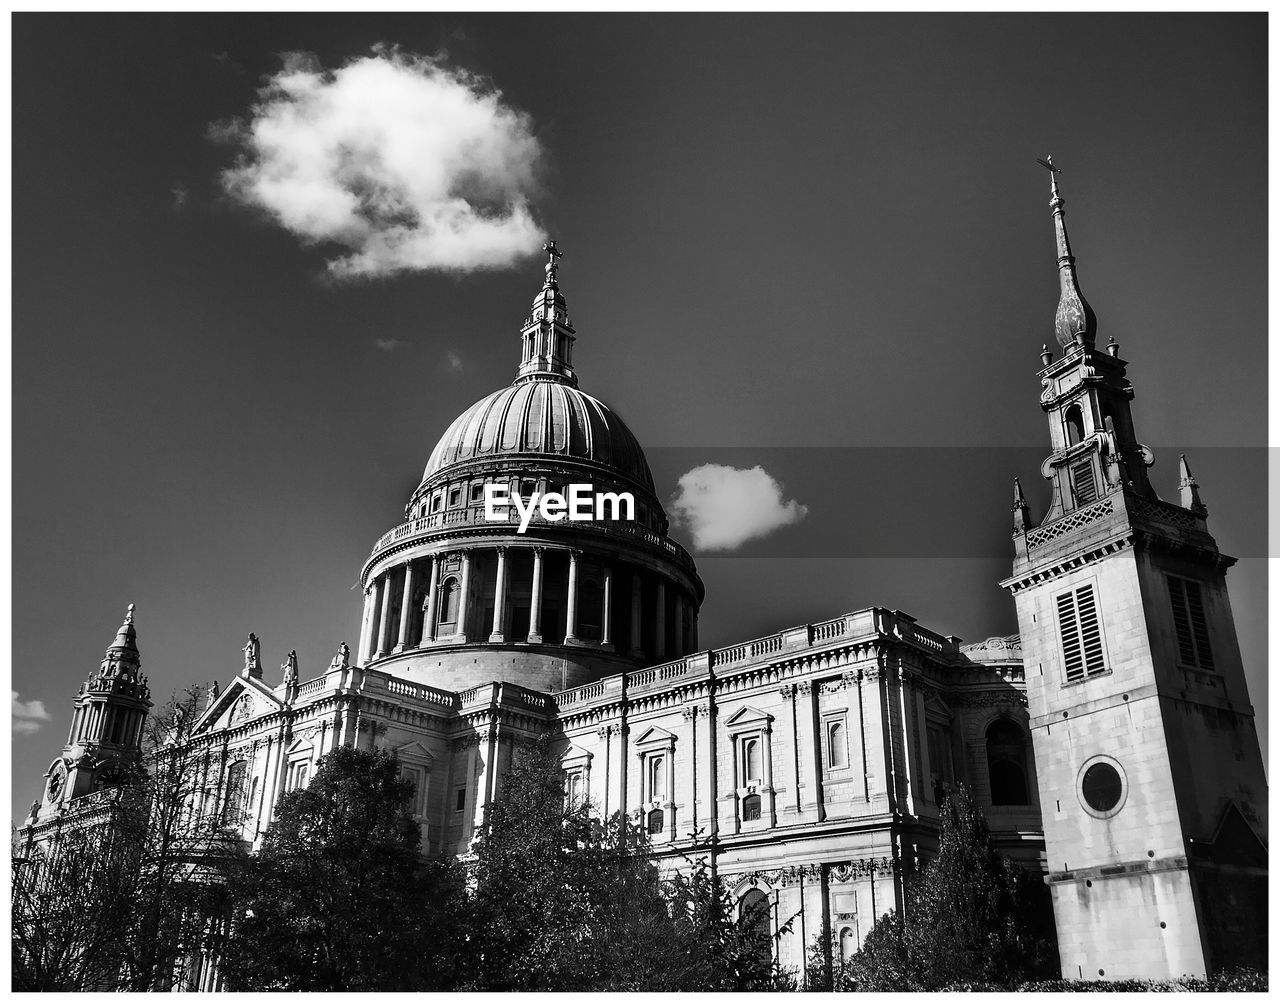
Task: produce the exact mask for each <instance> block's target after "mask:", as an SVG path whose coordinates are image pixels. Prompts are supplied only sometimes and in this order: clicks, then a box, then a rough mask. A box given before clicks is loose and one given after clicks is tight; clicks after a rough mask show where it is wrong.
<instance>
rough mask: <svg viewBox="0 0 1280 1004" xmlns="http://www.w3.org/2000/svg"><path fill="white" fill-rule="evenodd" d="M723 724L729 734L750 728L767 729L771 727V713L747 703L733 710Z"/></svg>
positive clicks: (749, 729)
mask: <svg viewBox="0 0 1280 1004" xmlns="http://www.w3.org/2000/svg"><path fill="white" fill-rule="evenodd" d="M724 724H725V727H726V728H727V729H728V730H729V733H730V734H731V735H734V734H737V733H739V732H749V731H751V730H752V729H763V730H765V731H768V730H770V729H771V728H772V727H773V715H771V714H768V713H767V712H764V711H761V710H760V709H759V708H753V707H751V706H750V705H748V706H746V707H743V708H739V709H738V710H737V711H735V712H734V713H733V714H732V715H731V716H730V717H729V720H728V721H726V722H725V723H724Z"/></svg>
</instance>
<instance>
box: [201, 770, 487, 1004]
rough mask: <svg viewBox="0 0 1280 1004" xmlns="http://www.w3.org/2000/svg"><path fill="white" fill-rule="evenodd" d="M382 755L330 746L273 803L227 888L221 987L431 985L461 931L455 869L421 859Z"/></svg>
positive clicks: (443, 978) (445, 972)
mask: <svg viewBox="0 0 1280 1004" xmlns="http://www.w3.org/2000/svg"><path fill="white" fill-rule="evenodd" d="M399 773H400V765H399V761H398V760H397V759H396V758H395V756H394V755H392V754H387V753H384V752H376V753H370V752H366V751H363V750H355V749H350V748H346V747H339V748H338V749H335V750H334V751H333V752H331V753H329V754H328V755H327V756H325V757H324V758H323V759H322V760H321V761H320V765H319V768H318V769H317V771H316V774H315V777H314V778H313V779H312V781H311V783H310V785H309V786H308V787H306V788H304V789H300V790H296V791H291V792H288V793H287V794H285V795H284V797H283V798H282V799H281V800H280V803H279V805H278V807H277V810H276V814H275V819H274V820H273V822H272V824H271V826H270V828H269V829H268V830H267V833H266V837H265V839H264V842H263V845H262V849H261V850H260V851H259V853H258V854H257V855H255V856H254V857H253V858H251V859H250V860H249V861H247V862H246V863H245V864H244V866H243V867H242V869H241V870H240V872H239V873H238V875H236V876H235V879H234V881H233V883H232V890H231V891H232V900H233V903H234V908H233V909H234V923H233V925H232V930H231V933H230V935H229V937H228V940H227V943H226V946H225V949H224V951H223V958H222V963H221V965H222V969H223V973H224V978H225V980H226V984H227V987H228V989H231V990H258V991H261V990H295V991H297V990H348V991H373V990H384V991H385V990H439V989H450V988H451V987H452V986H453V984H454V982H455V966H456V964H457V962H458V960H459V958H460V953H461V948H462V942H463V939H464V938H465V929H464V927H463V924H462V920H463V918H462V905H463V884H462V879H461V873H460V871H459V870H458V868H457V867H456V866H454V865H451V864H447V863H443V862H433V861H425V860H423V859H422V857H421V855H420V854H419V841H420V832H419V828H418V825H417V823H416V822H415V821H414V819H413V817H412V816H411V815H410V812H409V808H408V799H409V795H410V785H409V783H408V782H406V781H404V780H402V779H401V778H400V776H399Z"/></svg>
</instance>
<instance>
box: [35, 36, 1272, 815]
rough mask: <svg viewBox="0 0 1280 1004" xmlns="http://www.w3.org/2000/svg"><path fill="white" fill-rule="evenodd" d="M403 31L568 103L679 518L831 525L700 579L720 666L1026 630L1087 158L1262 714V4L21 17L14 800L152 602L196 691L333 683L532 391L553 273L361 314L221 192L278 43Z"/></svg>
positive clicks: (150, 646) (1110, 321) (598, 337)
mask: <svg viewBox="0 0 1280 1004" xmlns="http://www.w3.org/2000/svg"><path fill="white" fill-rule="evenodd" d="M377 42H389V43H397V44H399V45H400V46H402V47H403V48H404V49H405V50H407V51H410V52H417V53H426V54H430V53H437V52H440V51H442V50H443V51H445V52H446V53H447V54H448V57H449V59H450V61H451V62H452V63H453V64H454V65H457V66H461V67H465V68H467V69H469V70H471V71H474V72H476V73H479V74H483V75H486V76H488V77H489V78H491V79H492V80H493V81H494V82H495V83H496V85H497V86H498V87H499V88H500V89H501V90H502V92H503V94H504V96H505V99H506V100H507V101H508V102H509V103H510V104H511V105H514V106H515V107H516V108H519V109H521V110H523V111H524V112H527V113H528V114H529V115H530V116H531V117H532V121H533V125H534V129H535V131H536V133H537V135H538V137H539V138H540V140H541V141H542V143H543V145H544V147H545V149H546V151H547V154H548V168H549V169H548V170H547V172H546V174H545V177H544V191H543V194H542V195H541V197H540V198H539V199H538V200H537V201H536V202H535V204H534V207H533V208H534V212H535V215H536V217H537V219H538V221H539V222H540V223H541V224H542V225H544V226H545V227H546V228H548V229H549V230H550V231H551V232H552V233H554V234H555V236H557V237H558V238H559V239H560V240H561V242H562V245H563V248H564V250H565V252H566V254H565V257H564V259H563V262H562V269H561V280H562V285H563V288H564V290H565V293H566V295H567V297H568V299H569V307H570V313H571V316H572V317H573V319H574V322H575V324H576V326H577V328H578V335H579V338H578V347H577V353H576V362H577V364H578V368H579V371H580V374H581V377H582V384H583V387H584V389H586V390H587V391H589V392H591V393H593V394H595V395H596V396H598V397H600V398H602V399H604V400H605V401H608V402H609V403H610V404H612V405H614V406H616V408H617V409H618V411H619V412H620V413H621V414H622V415H623V416H625V417H626V419H627V421H628V422H629V423H630V425H631V426H632V428H633V430H634V431H635V433H636V434H637V436H638V437H639V439H640V441H641V443H642V444H644V445H645V446H646V448H648V450H649V456H650V459H651V462H652V465H653V467H654V473H655V476H656V478H657V481H658V485H659V491H660V493H661V494H663V495H664V496H665V495H667V494H669V493H670V492H671V491H673V490H674V488H675V482H676V480H677V478H678V477H679V476H680V474H682V473H683V472H684V471H686V470H688V469H689V468H690V467H693V466H695V465H698V464H704V463H722V464H733V465H735V466H739V467H749V466H754V465H755V464H762V465H763V466H764V467H765V468H766V469H767V470H768V471H769V472H770V473H771V474H773V475H774V476H776V477H777V478H778V479H780V480H781V481H782V482H783V483H784V485H785V486H786V490H787V494H788V496H790V497H794V498H796V499H798V500H800V501H801V502H803V503H804V504H805V505H807V506H808V507H809V516H808V518H807V519H806V520H805V521H803V522H802V523H800V524H799V525H798V526H795V527H792V528H788V529H785V530H783V531H780V532H779V533H778V534H777V535H775V536H773V537H770V538H768V539H766V540H764V541H760V542H759V543H757V544H752V545H748V546H747V547H745V548H744V549H743V550H742V552H740V553H738V554H734V555H730V556H718V557H717V556H699V557H698V562H699V568H700V570H701V572H702V575H703V577H704V579H705V580H706V583H707V596H708V598H707V602H706V604H705V605H704V608H703V613H702V640H703V643H704V644H707V645H720V644H725V643H727V642H730V641H733V640H735V639H740V638H743V637H751V636H755V635H759V634H764V633H767V632H770V631H772V630H775V629H777V628H778V627H781V626H784V625H787V624H792V623H799V622H804V621H812V620H818V619H821V618H825V617H828V616H831V615H834V614H836V613H839V612H841V611H843V610H849V609H857V608H861V607H865V606H869V605H873V604H880V605H886V606H892V607H899V608H901V609H904V610H906V611H907V612H909V613H912V614H914V615H915V616H917V617H918V618H919V619H920V620H921V621H922V622H923V623H924V624H926V625H928V626H930V627H932V628H935V629H936V630H939V631H942V632H944V633H955V634H959V635H961V636H962V637H964V638H966V639H970V640H977V639H980V638H983V637H986V636H988V635H992V634H1004V633H1008V632H1011V631H1013V630H1015V629H1016V620H1015V616H1014V611H1013V606H1012V603H1011V602H1010V601H1009V599H1008V597H1007V596H1006V595H1005V594H1004V593H1003V592H1002V591H1001V590H1000V589H999V588H998V587H997V585H996V582H997V580H998V579H1000V578H1001V577H1003V576H1004V575H1006V574H1007V573H1008V569H1009V562H1010V557H1011V556H1010V552H1009V546H1008V536H1007V532H1008V520H1009V502H1008V486H1009V477H1010V476H1011V475H1012V474H1014V473H1018V474H1020V475H1021V476H1022V479H1023V484H1024V485H1026V486H1027V489H1028V494H1029V496H1030V497H1031V500H1032V507H1033V511H1034V512H1035V513H1036V514H1037V515H1039V514H1040V513H1042V512H1043V510H1044V506H1045V502H1046V492H1045V491H1044V490H1043V488H1042V485H1043V482H1041V481H1040V479H1039V478H1038V476H1037V474H1036V469H1037V466H1038V462H1039V459H1040V457H1041V456H1042V455H1043V453H1044V452H1045V449H1044V447H1045V444H1046V443H1047V434H1046V431H1045V425H1044V419H1043V416H1042V414H1041V412H1040V409H1039V406H1038V403H1037V395H1038V390H1039V387H1038V383H1037V380H1036V378H1035V372H1036V369H1037V368H1038V365H1039V364H1038V359H1037V352H1038V350H1039V347H1040V344H1041V342H1043V341H1052V335H1053V332H1052V323H1053V314H1054V308H1055V306H1056V302H1057V286H1056V271H1055V266H1054V260H1053V258H1054V251H1053V240H1052V230H1051V223H1050V216H1049V210H1048V197H1047V183H1046V179H1045V177H1044V172H1043V171H1042V170H1041V169H1040V168H1038V167H1037V166H1036V165H1035V161H1034V158H1035V157H1037V156H1043V155H1044V154H1046V153H1052V154H1054V155H1055V158H1056V160H1057V161H1058V163H1059V164H1060V166H1062V167H1063V168H1064V170H1065V172H1066V173H1065V174H1064V175H1063V178H1062V183H1063V190H1064V194H1065V196H1066V199H1067V213H1068V220H1069V223H1070V228H1071V236H1072V240H1073V244H1074V250H1075V252H1076V255H1077V257H1078V260H1079V269H1080V276H1081V285H1082V287H1083V289H1084V291H1085V293H1086V295H1087V296H1088V298H1089V300H1090V302H1091V303H1092V305H1093V307H1094V308H1095V310H1096V311H1097V314H1098V317H1099V331H1100V335H1101V338H1102V340H1103V341H1105V340H1106V338H1107V337H1108V336H1112V335H1113V336H1114V337H1115V338H1116V339H1117V340H1118V341H1119V342H1120V343H1121V354H1122V355H1123V356H1124V357H1125V358H1126V359H1128V360H1129V361H1130V363H1131V366H1130V376H1131V378H1132V379H1133V383H1134V386H1135V388H1136V391H1137V399H1136V402H1135V408H1134V415H1135V420H1136V423H1137V429H1138V433H1139V438H1140V439H1142V440H1143V441H1144V442H1146V443H1148V444H1150V445H1151V446H1152V447H1153V448H1155V450H1156V452H1157V466H1156V468H1155V469H1154V471H1153V479H1154V481H1155V483H1156V486H1157V490H1158V491H1160V492H1161V493H1162V494H1163V495H1164V496H1165V497H1173V496H1175V495H1176V467H1177V453H1178V452H1179V451H1180V450H1187V451H1188V452H1189V455H1190V459H1191V462H1192V466H1193V468H1194V469H1195V472H1196V474H1197V475H1198V476H1199V478H1200V482H1201V486H1202V490H1203V495H1204V498H1205V500H1206V502H1207V503H1208V505H1209V507H1210V509H1211V522H1210V526H1211V528H1212V529H1213V530H1214V531H1215V533H1216V534H1217V535H1218V540H1219V543H1220V545H1221V546H1222V548H1223V549H1224V550H1225V551H1227V552H1228V553H1232V554H1235V555H1239V556H1240V557H1241V559H1242V560H1241V562H1240V564H1239V565H1238V566H1237V568H1236V569H1235V570H1234V571H1233V572H1232V573H1231V576H1230V579H1229V581H1230V582H1231V585H1232V599H1233V603H1234V606H1235V612H1236V618H1237V624H1238V626H1239V629H1240V632H1241V641H1242V648H1243V650H1244V654H1245V659H1246V664H1247V667H1248V672H1249V677H1250V682H1251V687H1252V689H1253V697H1254V701H1255V705H1256V706H1257V707H1258V708H1259V710H1260V711H1265V703H1266V691H1265V657H1266V644H1265V643H1266V633H1265V632H1266V604H1265V600H1266V594H1265V587H1266V582H1265V564H1264V562H1263V557H1264V556H1265V553H1266V545H1265V535H1266V526H1265V513H1266V479H1265V455H1264V447H1265V444H1266V422H1265V418H1266V393H1267V384H1266V373H1267V366H1266V361H1267V339H1266V320H1267V317H1266V290H1267V287H1266V275H1267V271H1266V260H1267V259H1266V254H1267V245H1266V211H1265V210H1266V198H1267V188H1266V179H1267V173H1266V170H1267V168H1266V165H1267V145H1266V140H1267V136H1266V59H1267V51H1266V20H1265V16H1264V15H1235V16H1189V15H1180V16H1157V15H1145V16H1115V15H1112V16H1101V15H1089V16H1086V15H1072V16H1029V15H1022V16H1017V15H1009V16H938V15H916V16H908V15H895V16H867V15H858V16H855V15H840V16H835V15H833V16H804V17H800V16H786V17H784V16H718V17H713V16H686V17H674V16H662V17H659V16H626V17H618V16H614V17H585V16H583V17H578V16H573V17H569V16H522V17H513V16H494V15H449V16H440V17H434V16H368V17H345V16H335V15H325V16H302V15H295V16H274V17H247V16H209V15H182V16H163V17H162V16H146V17H144V16H114V17H88V16H61V15H59V16H52V15H18V16H16V17H15V19H14V31H13V51H14V71H13V80H14V90H13V94H14V98H13V122H14V136H13V149H14V164H13V228H14V229H13V250H14V254H13V260H14V271H13V289H14V322H13V323H14V327H13V331H14V339H13V362H14V370H13V374H14V451H13V483H14V506H13V519H14V523H13V526H14V538H13V539H14V551H13V554H14V592H13V595H14V609H13V614H14V629H13V635H14V660H13V666H14V669H13V676H14V684H13V685H14V689H15V690H16V691H18V693H19V694H20V696H21V698H22V699H23V700H24V701H29V700H40V701H42V702H43V703H44V705H45V707H46V708H48V709H49V711H50V712H51V713H52V715H53V720H52V721H51V722H49V723H46V724H45V725H44V727H43V728H41V729H40V730H39V731H36V732H34V733H31V734H24V735H17V736H15V739H14V771H15V773H14V786H13V796H14V807H15V814H17V815H21V814H22V812H25V809H26V807H27V805H29V803H30V801H31V799H32V798H33V797H34V796H35V795H36V794H37V792H38V791H39V787H40V775H41V773H42V771H43V769H44V767H45V766H46V765H47V764H48V762H49V760H50V759H52V757H53V756H54V755H55V754H56V752H57V750H58V748H59V747H60V745H61V743H62V741H63V739H64V737H65V729H66V726H67V722H68V713H69V708H70V700H71V698H72V697H73V696H74V693H75V689H76V687H77V685H78V682H79V681H80V680H81V679H83V678H84V676H85V675H86V674H87V673H88V671H89V670H90V669H91V668H93V667H95V666H96V665H97V663H98V661H99V660H100V659H101V656H102V650H103V648H104V647H105V646H106V645H107V643H108V642H109V641H110V640H111V638H112V636H113V633H114V630H115V628H116V626H117V625H118V624H119V622H120V619H121V617H122V615H123V613H124V608H125V605H126V604H127V603H130V602H133V603H136V604H137V607H138V614H137V625H138V632H139V642H140V646H141V649H142V656H143V662H144V667H145V669H146V670H147V671H148V672H149V673H150V675H151V679H152V683H153V690H154V692H155V695H156V697H157V698H158V699H160V700H163V699H164V698H165V697H166V696H167V694H168V693H169V691H170V690H171V689H173V688H177V687H181V686H184V685H186V684H187V683H190V682H196V681H207V680H208V679H210V678H212V677H218V678H219V679H221V680H222V681H223V682H225V680H226V679H227V678H228V677H229V676H231V675H232V674H234V673H235V672H236V671H237V669H238V667H239V665H240V661H241V653H240V648H241V646H242V644H243V641H244V637H245V635H246V634H247V632H248V631H250V630H253V631H256V632H257V633H258V635H259V636H260V637H261V638H262V642H263V655H264V661H266V662H267V663H268V665H269V666H275V665H276V664H277V663H278V662H279V661H280V660H281V659H282V658H283V656H284V654H285V653H286V652H287V651H288V650H289V649H291V648H296V649H297V651H298V655H299V659H300V662H301V665H302V671H303V675H304V677H305V676H306V675H308V674H310V673H314V672H316V671H318V670H319V669H320V668H321V666H322V665H323V664H324V663H325V662H327V660H328V658H329V655H330V654H331V652H332V650H333V648H334V647H335V646H336V645H337V643H338V641H340V640H342V639H346V640H347V641H348V642H349V643H352V644H354V642H355V640H356V637H357V635H358V628H359V619H360V613H361V605H360V597H359V595H358V593H357V591H356V589H355V588H354V584H355V581H356V576H357V574H358V570H359V567H360V564H361V561H362V560H363V558H364V557H365V556H366V554H367V552H368V549H369V547H370V546H371V545H372V543H373V542H374V540H375V539H376V538H377V537H378V535H379V534H380V533H382V532H383V531H384V530H385V529H387V528H388V527H390V526H392V525H394V524H396V523H397V522H398V521H399V520H400V519H401V513H402V507H403V505H404V502H405V501H406V498H407V495H408V493H409V491H410V490H411V489H412V488H413V486H414V485H415V484H416V483H417V480H418V477H419V475H420V473H421V470H422V466H423V464H424V463H425V461H426V458H427V455H428V454H429V452H430V450H431V447H432V446H433V445H434V443H435V441H436V439H437V438H438V436H439V435H440V434H441V433H442V432H443V431H444V429H445V427H446V426H447V425H448V423H449V421H450V420H451V419H452V418H453V417H454V416H455V415H457V414H458V413H459V412H460V411H462V410H463V409H464V408H465V407H466V406H467V405H469V404H471V403H472V402H473V401H474V400H476V399H477V398H479V397H481V396H482V395H483V394H485V393H487V392H489V391H491V390H493V389H496V388H498V387H500V386H502V385H504V384H506V383H507V382H509V381H510V379H511V377H512V376H513V372H514V366H515V363H516V360H517V352H518V337H517V332H518V326H519V324H520V322H521V320H522V319H523V317H524V316H525V313H526V311H527V307H528V304H529V301H530V299H531V298H532V296H533V294H534V292H535V291H536V289H537V286H538V284H539V281H540V271H539V267H538V265H537V263H536V261H532V260H531V261H530V262H528V263H526V264H524V265H523V266H519V267H516V268H514V269H511V270H509V271H505V272H487V273H477V274H473V275H470V276H466V277H464V278H457V277H451V276H444V275H439V274H419V275H408V276H401V277H398V278H394V279H387V280H383V281H377V282H366V283H362V284H354V285H353V284H338V283H334V282H331V281H327V280H325V279H324V278H323V261H324V258H325V251H324V249H319V250H317V249H314V248H311V249H307V248H302V247H300V246H299V243H298V241H297V240H296V239H295V238H294V237H292V236H291V235H289V234H287V233H285V232H284V231H282V230H280V229H278V228H276V227H274V226H272V225H270V224H268V223H266V222H264V221H262V220H261V219H259V218H257V217H255V216H253V215H252V214H251V213H249V212H247V211H245V210H243V209H240V208H238V207H236V206H233V205H231V204H230V203H229V202H228V201H227V200H226V199H225V197H223V196H221V195H220V190H219V186H218V181H217V177H218V173H219V171H221V170H222V169H224V168H226V167H227V166H229V164H230V163H231V159H232V153H231V151H230V150H228V148H227V147H225V146H220V145H218V144H215V143H213V142H211V141H210V140H209V139H208V138H207V129H208V127H209V125H210V123H213V122H217V121H223V120H226V119H227V118H229V117H231V116H236V115H243V114H245V113H246V112H247V110H248V109H249V107H250V105H251V104H252V103H253V100H254V97H255V92H256V89H257V87H258V86H259V85H260V83H261V79H262V77H263V75H265V74H269V73H273V72H275V71H276V70H277V69H278V67H279V65H280V64H279V60H278V58H277V54H278V53H280V52H282V51H288V50H306V51H310V52H313V53H315V54H316V55H317V56H318V57H319V59H320V61H321V62H322V63H323V64H324V65H325V66H330V67H334V66H338V65H341V64H342V63H343V62H344V61H346V60H348V59H350V58H353V57H356V56H360V55H363V54H365V53H366V52H368V50H369V47H370V46H371V45H373V44H374V43H377ZM175 192H180V193H183V194H182V195H181V196H180V197H178V196H175ZM375 339H396V340H398V341H399V342H400V343H402V344H400V345H399V346H398V347H396V348H395V349H394V350H393V351H390V352H387V351H384V350H382V349H379V348H378V347H377V345H376V344H375ZM450 354H452V355H453V356H454V357H455V362H454V363H452V364H451V362H450ZM459 364H460V365H459ZM677 536H680V534H677ZM684 539H686V540H687V537H685V538H684ZM273 660H274V661H273ZM270 672H274V671H270ZM1264 724H1265V722H1264Z"/></svg>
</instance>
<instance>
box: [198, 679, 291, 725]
mask: <svg viewBox="0 0 1280 1004" xmlns="http://www.w3.org/2000/svg"><path fill="white" fill-rule="evenodd" d="M282 706H283V702H281V700H280V698H278V697H277V696H276V695H275V694H274V693H272V691H271V690H270V689H269V688H268V687H267V686H266V685H265V684H264V683H262V682H261V681H260V680H255V679H252V678H245V677H243V676H237V677H236V678H235V679H233V680H232V681H231V682H230V683H228V684H227V689H226V690H224V691H223V692H222V693H221V694H219V695H218V698H217V700H215V701H214V702H213V704H211V705H210V706H209V707H208V708H206V709H205V711H204V712H203V713H202V714H201V715H200V718H199V719H198V720H197V721H196V724H195V726H194V727H193V729H192V732H193V734H195V735H199V734H201V733H205V732H218V731H221V730H222V729H228V728H234V727H235V726H237V725H240V724H242V723H243V722H247V721H250V720H251V719H254V718H256V717H258V716H259V715H262V714H265V713H267V712H269V711H276V710H278V709H279V708H281V707H282Z"/></svg>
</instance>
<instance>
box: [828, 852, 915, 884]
mask: <svg viewBox="0 0 1280 1004" xmlns="http://www.w3.org/2000/svg"><path fill="white" fill-rule="evenodd" d="M901 867H902V866H901V863H900V862H899V861H897V860H896V859H894V858H890V857H887V856H886V857H879V858H875V857H870V858H855V859H854V860H852V861H845V862H842V863H841V864H838V865H832V866H831V878H832V879H833V880H835V881H836V882H851V881H853V880H855V879H860V878H870V877H872V876H875V875H895V874H897V873H898V872H899V871H900V870H901Z"/></svg>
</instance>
